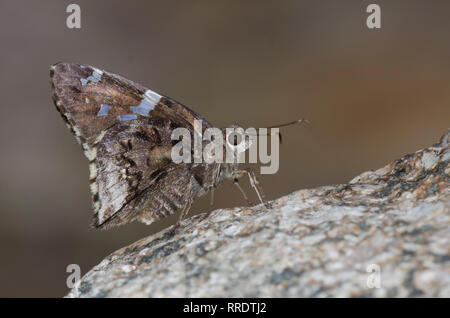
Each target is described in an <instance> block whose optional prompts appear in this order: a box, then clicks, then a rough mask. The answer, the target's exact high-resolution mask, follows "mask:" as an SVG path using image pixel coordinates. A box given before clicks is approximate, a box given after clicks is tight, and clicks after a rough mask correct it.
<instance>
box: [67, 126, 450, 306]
mask: <svg viewBox="0 0 450 318" xmlns="http://www.w3.org/2000/svg"><path fill="white" fill-rule="evenodd" d="M449 144H450V133H448V134H447V135H446V136H444V137H442V139H441V141H440V142H439V143H438V144H435V145H433V146H432V147H430V148H427V149H424V150H421V151H417V152H416V153H414V154H410V155H407V156H405V157H404V158H401V159H399V160H396V161H394V162H392V163H390V164H388V165H387V166H385V167H383V168H381V169H379V170H376V171H368V172H365V173H363V174H361V175H359V176H357V177H356V178H354V179H353V180H352V181H350V182H349V183H348V184H342V185H334V186H324V187H320V188H317V189H311V190H300V191H297V192H294V193H292V194H290V195H287V196H285V197H282V198H280V199H278V200H276V201H273V202H272V208H271V209H270V210H268V209H267V208H265V207H264V206H263V205H258V206H255V207H251V208H234V209H226V210H216V211H213V212H212V213H211V214H210V215H209V216H208V217H206V218H205V217H204V216H202V215H198V216H194V217H191V218H189V219H187V220H185V221H184V222H183V224H182V226H181V227H180V228H179V229H178V230H177V231H176V232H175V233H172V235H170V234H169V231H168V230H165V231H162V232H160V233H158V234H155V235H152V236H149V237H146V238H144V239H141V240H140V241H138V242H136V243H134V244H131V245H130V246H127V247H125V248H122V249H120V250H118V251H116V252H115V253H113V254H111V255H110V256H108V257H107V258H105V259H104V260H103V261H102V262H101V263H100V264H99V265H97V266H95V267H94V268H93V269H92V270H91V271H90V272H88V273H87V274H86V275H85V276H84V277H83V278H82V279H81V281H79V282H78V283H77V284H76V286H75V287H74V288H73V289H72V291H71V292H70V293H69V294H68V297H105V296H106V297H240V296H244V297H323V296H332V297H345V296H362V297H385V296H390V297H407V296H408V297H409V296H413V297H420V296H438V297H449V296H450V190H449V188H450V187H449V184H450V182H449V181H450V178H449V173H450V164H449V163H450V151H449V147H450V146H449ZM372 271H373V272H372ZM378 283H379V285H378ZM377 286H379V287H380V288H376V287H377ZM374 287H375V288H374Z"/></svg>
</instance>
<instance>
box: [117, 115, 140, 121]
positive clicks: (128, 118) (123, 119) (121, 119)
mask: <svg viewBox="0 0 450 318" xmlns="http://www.w3.org/2000/svg"><path fill="white" fill-rule="evenodd" d="M133 119H137V115H134V114H126V115H119V120H120V121H126V120H133Z"/></svg>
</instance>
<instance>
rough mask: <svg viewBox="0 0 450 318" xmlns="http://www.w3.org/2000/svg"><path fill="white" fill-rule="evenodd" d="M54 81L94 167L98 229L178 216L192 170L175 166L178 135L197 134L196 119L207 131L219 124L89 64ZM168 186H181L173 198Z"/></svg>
mask: <svg viewBox="0 0 450 318" xmlns="http://www.w3.org/2000/svg"><path fill="white" fill-rule="evenodd" d="M50 76H51V84H52V89H53V92H52V95H53V100H54V102H55V105H56V107H57V109H58V110H59V112H60V113H61V115H62V117H63V119H64V120H65V122H66V123H67V125H68V127H69V128H70V129H71V131H72V132H73V133H74V135H75V136H76V138H77V140H78V141H79V143H80V144H81V145H82V147H83V149H84V153H85V155H86V156H87V157H88V159H89V161H90V162H89V168H90V181H89V182H90V189H91V195H92V199H93V207H94V211H95V217H94V225H95V226H97V227H100V228H108V227H111V226H115V225H119V224H123V223H127V222H130V221H132V220H134V219H140V220H142V221H144V222H146V223H148V222H151V220H156V219H159V218H161V217H163V216H165V215H168V214H171V213H174V212H175V210H176V208H179V207H180V205H181V204H182V202H183V200H184V199H185V196H186V195H188V194H186V191H185V186H186V185H187V184H189V182H190V174H189V171H187V170H189V169H190V168H189V167H187V166H186V165H175V164H174V163H173V162H172V161H171V160H170V150H171V146H172V141H171V139H170V134H171V131H172V130H173V129H174V128H177V127H186V128H188V129H189V130H190V131H192V130H193V127H192V125H193V122H194V120H195V119H199V120H202V121H203V129H206V128H207V127H211V125H210V124H209V123H208V122H207V121H206V120H204V119H203V118H202V117H201V116H200V115H199V114H197V113H196V112H194V111H192V110H190V109H188V108H187V107H185V106H183V105H182V104H180V103H178V102H176V101H174V100H172V99H170V98H168V97H165V96H163V95H161V94H158V93H156V92H153V91H151V90H149V89H147V88H145V87H143V86H141V85H139V84H137V83H134V82H132V81H129V80H127V79H125V78H123V77H120V76H118V75H115V74H112V73H109V72H106V71H103V70H99V69H97V68H94V67H92V66H89V65H81V64H74V63H58V64H55V65H53V66H52V67H51V71H50ZM184 173H186V174H184ZM167 184H169V185H174V186H176V187H175V188H176V189H175V190H174V191H173V193H167V191H165V190H167V188H164V186H165V185H167Z"/></svg>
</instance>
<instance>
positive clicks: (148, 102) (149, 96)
mask: <svg viewBox="0 0 450 318" xmlns="http://www.w3.org/2000/svg"><path fill="white" fill-rule="evenodd" d="M160 99H161V95H159V94H157V93H155V92H152V91H151V90H147V91H146V92H145V94H144V98H143V99H142V100H141V103H140V104H139V105H138V106H131V107H130V109H131V111H132V112H134V113H136V114H139V115H142V116H148V113H149V112H150V111H151V110H152V109H153V108H155V106H156V104H158V102H159V100H160Z"/></svg>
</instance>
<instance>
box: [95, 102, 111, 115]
mask: <svg viewBox="0 0 450 318" xmlns="http://www.w3.org/2000/svg"><path fill="white" fill-rule="evenodd" d="M110 108H111V106H109V105H106V104H101V105H100V110H99V112H98V114H97V116H106V115H108V112H109V109H110Z"/></svg>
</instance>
